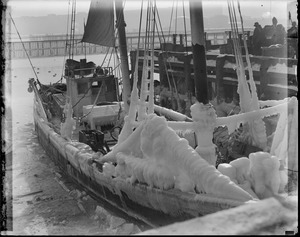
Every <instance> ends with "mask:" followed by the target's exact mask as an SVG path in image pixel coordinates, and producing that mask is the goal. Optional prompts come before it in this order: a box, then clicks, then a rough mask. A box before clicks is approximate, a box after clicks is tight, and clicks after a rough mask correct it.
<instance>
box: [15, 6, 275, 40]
mask: <svg viewBox="0 0 300 237" xmlns="http://www.w3.org/2000/svg"><path fill="white" fill-rule="evenodd" d="M139 13H140V12H139V11H134V10H132V11H125V13H124V14H125V21H126V25H127V26H126V31H127V32H137V31H138V28H139V20H138V19H139ZM170 18H171V10H170V9H159V20H160V23H161V26H162V28H163V30H165V31H168V30H169V26H170ZM173 18H175V17H174V14H173ZM67 20H68V16H67V15H54V14H53V15H48V16H41V17H20V18H15V23H16V25H17V27H18V30H19V32H20V34H21V35H53V34H66V33H67V27H68V26H67ZM86 20H87V13H83V12H78V13H77V14H76V29H75V30H76V33H77V34H81V33H83V31H84V21H85V22H86ZM243 21H244V27H245V28H254V26H253V25H254V22H256V21H259V23H260V24H261V25H262V26H264V25H266V24H271V22H270V20H269V19H262V18H259V19H256V18H255V17H249V16H243ZM175 22H176V20H175V19H173V21H172V24H171V26H172V29H171V30H175ZM185 24H186V27H187V29H190V20H189V16H186V22H185ZM176 25H177V31H184V18H183V16H180V15H179V14H178V17H177V23H176ZM204 28H205V29H214V28H218V29H220V28H225V29H230V24H229V19H228V16H225V15H222V14H219V15H215V16H212V14H204ZM11 31H12V33H14V32H15V31H14V29H13V27H11ZM68 31H69V32H70V26H69V30H68ZM187 31H189V30H187ZM69 32H68V33H69Z"/></svg>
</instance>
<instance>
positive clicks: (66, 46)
mask: <svg viewBox="0 0 300 237" xmlns="http://www.w3.org/2000/svg"><path fill="white" fill-rule="evenodd" d="M68 4H69V6H68V18H67V34H66V44H65V54H64V60H63V67H62V70H61V78H60V80H58V81H57V82H56V83H58V82H59V81H62V79H63V75H64V68H65V66H66V55H67V52H68V32H69V20H70V0H69V3H68Z"/></svg>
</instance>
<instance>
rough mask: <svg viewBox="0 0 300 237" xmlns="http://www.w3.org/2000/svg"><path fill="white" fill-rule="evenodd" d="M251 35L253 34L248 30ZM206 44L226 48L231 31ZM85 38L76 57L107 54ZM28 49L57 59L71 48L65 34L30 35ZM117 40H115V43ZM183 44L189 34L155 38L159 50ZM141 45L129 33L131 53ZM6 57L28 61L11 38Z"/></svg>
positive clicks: (214, 33)
mask: <svg viewBox="0 0 300 237" xmlns="http://www.w3.org/2000/svg"><path fill="white" fill-rule="evenodd" d="M247 32H248V33H247V34H248V35H249V33H250V31H247ZM205 38H206V41H209V44H210V45H224V44H226V43H227V40H228V39H229V38H230V31H228V30H224V29H223V30H220V29H219V30H211V31H207V32H206V33H205ZM81 39H82V35H76V36H75V42H76V44H75V48H74V55H85V54H86V55H89V54H105V53H106V52H107V50H108V48H107V47H104V46H98V45H94V44H89V43H82V42H81ZM22 41H23V43H24V46H25V49H26V51H27V53H28V55H29V56H30V57H55V56H64V55H68V54H69V51H68V50H69V49H68V48H69V47H67V42H68V41H67V38H66V35H45V36H31V37H27V39H25V38H23V40H22ZM144 41H145V34H143V33H142V34H141V41H140V45H143V43H144ZM117 42H118V40H116V43H117ZM168 42H170V43H180V44H183V45H184V46H186V43H187V45H190V42H191V34H190V33H188V34H187V35H186V38H185V34H184V33H180V32H177V33H176V34H175V33H174V32H167V33H164V34H160V37H158V36H157V37H156V38H155V42H154V44H155V47H156V48H159V47H160V44H161V43H168ZM137 44H138V32H133V33H127V46H128V51H132V50H135V49H136V48H137ZM6 53H7V55H6V58H26V53H25V51H24V48H23V45H22V43H21V42H20V40H19V39H18V38H15V39H9V40H8V42H6Z"/></svg>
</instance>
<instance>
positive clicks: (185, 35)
mask: <svg viewBox="0 0 300 237" xmlns="http://www.w3.org/2000/svg"><path fill="white" fill-rule="evenodd" d="M182 12H183V22H184V37H185V52H186V53H188V50H187V33H186V22H185V10H184V1H182Z"/></svg>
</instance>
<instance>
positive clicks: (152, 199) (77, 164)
mask: <svg viewBox="0 0 300 237" xmlns="http://www.w3.org/2000/svg"><path fill="white" fill-rule="evenodd" d="M38 107H39V104H38V103H37V102H36V101H35V103H34V123H35V130H36V133H37V136H38V139H39V142H40V144H41V145H42V147H43V148H44V149H45V151H46V153H47V154H48V155H49V156H50V157H51V159H52V160H53V161H54V162H55V163H56V165H58V166H59V167H60V169H61V170H62V171H63V172H64V173H65V174H66V175H68V176H69V177H70V178H72V180H73V181H74V182H75V183H77V184H79V185H81V186H82V187H83V188H84V189H85V190H86V191H87V192H89V194H91V196H93V197H94V198H95V199H97V200H99V201H101V202H103V201H105V202H107V203H109V204H110V205H112V206H113V207H115V208H117V209H118V210H120V211H123V212H125V213H126V214H127V215H129V216H131V217H134V218H136V219H138V220H141V221H143V222H145V223H146V224H148V225H151V226H152V227H156V226H161V225H166V224H170V223H174V222H178V221H183V220H187V219H190V218H193V217H197V216H203V215H206V214H210V213H214V212H218V211H221V210H224V209H229V208H232V207H236V206H239V205H242V204H244V203H243V202H239V201H235V200H229V199H222V198H216V197H212V196H209V195H205V194H193V193H183V192H181V191H178V190H171V191H164V190H159V189H156V188H150V187H148V186H146V185H143V184H130V183H129V182H127V181H126V180H124V179H121V178H119V177H118V178H112V177H107V176H105V175H104V174H103V173H102V172H101V167H97V165H96V163H93V160H92V154H93V151H92V150H91V149H90V150H89V151H88V152H86V151H84V152H83V151H82V149H81V148H77V147H75V146H73V145H72V144H71V143H70V142H68V141H66V140H64V139H63V138H62V137H61V136H60V135H59V134H57V133H55V132H54V130H53V129H52V128H50V127H49V126H48V124H47V122H45V121H44V119H42V117H41V116H40V115H39V111H40V109H41V108H38ZM77 144H78V143H77ZM98 166H99V165H98Z"/></svg>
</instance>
